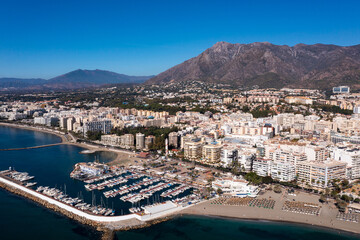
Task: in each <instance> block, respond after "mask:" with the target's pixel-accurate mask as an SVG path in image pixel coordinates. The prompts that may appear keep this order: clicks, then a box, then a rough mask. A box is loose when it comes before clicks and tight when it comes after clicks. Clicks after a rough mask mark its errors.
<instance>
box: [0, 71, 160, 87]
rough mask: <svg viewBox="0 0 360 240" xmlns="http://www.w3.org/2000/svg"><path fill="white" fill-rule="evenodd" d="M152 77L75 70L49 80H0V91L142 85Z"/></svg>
mask: <svg viewBox="0 0 360 240" xmlns="http://www.w3.org/2000/svg"><path fill="white" fill-rule="evenodd" d="M151 77H153V76H128V75H124V74H118V73H115V72H110V71H104V70H98V69H97V70H81V69H78V70H75V71H72V72H69V73H66V74H63V75H60V76H58V77H55V78H51V79H49V80H45V79H19V78H0V90H2V91H4V90H42V89H43V90H60V89H69V90H70V89H78V88H89V87H98V86H102V85H108V84H133V83H143V82H145V81H146V80H148V79H149V78H151Z"/></svg>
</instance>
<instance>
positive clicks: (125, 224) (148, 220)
mask: <svg viewBox="0 0 360 240" xmlns="http://www.w3.org/2000/svg"><path fill="white" fill-rule="evenodd" d="M0 187H1V188H4V189H6V190H8V191H9V192H12V193H15V194H17V195H20V196H23V197H25V198H27V199H30V200H32V201H34V202H37V203H39V204H41V205H43V206H44V207H46V208H48V209H51V210H54V211H56V212H60V213H61V214H63V215H65V216H67V217H69V218H71V219H74V220H77V221H79V222H80V223H82V224H86V225H90V226H92V227H95V228H96V229H98V230H100V231H105V230H106V229H111V230H128V229H134V228H142V227H147V226H150V225H152V224H156V223H158V222H162V221H166V220H167V219H168V217H170V216H173V215H175V214H176V213H178V212H179V211H180V210H183V209H185V208H187V207H181V206H178V207H176V208H173V209H170V210H167V211H163V212H160V213H156V214H151V215H143V216H140V215H138V214H128V215H123V216H97V215H92V214H89V213H86V212H83V211H81V210H79V209H77V208H75V207H72V206H70V205H67V204H65V203H62V202H60V201H58V200H56V199H53V198H51V197H48V196H45V195H43V194H41V193H38V192H36V191H34V190H32V189H29V188H26V187H24V186H22V185H19V184H17V183H15V182H12V181H10V180H8V179H5V178H3V177H0Z"/></svg>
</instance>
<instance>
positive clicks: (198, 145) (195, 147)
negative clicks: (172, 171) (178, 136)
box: [184, 140, 203, 161]
mask: <svg viewBox="0 0 360 240" xmlns="http://www.w3.org/2000/svg"><path fill="white" fill-rule="evenodd" d="M202 146H203V142H201V141H200V140H197V141H187V142H184V157H185V158H187V159H189V160H194V161H199V160H200V159H201V156H202Z"/></svg>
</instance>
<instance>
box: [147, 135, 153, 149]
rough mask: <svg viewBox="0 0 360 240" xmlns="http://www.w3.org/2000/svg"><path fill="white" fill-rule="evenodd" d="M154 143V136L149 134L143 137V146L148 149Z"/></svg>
mask: <svg viewBox="0 0 360 240" xmlns="http://www.w3.org/2000/svg"><path fill="white" fill-rule="evenodd" d="M154 143H155V136H153V135H150V136H147V137H145V148H146V149H150V147H151V146H152V145H153V144H154Z"/></svg>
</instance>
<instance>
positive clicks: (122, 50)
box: [0, 0, 360, 78]
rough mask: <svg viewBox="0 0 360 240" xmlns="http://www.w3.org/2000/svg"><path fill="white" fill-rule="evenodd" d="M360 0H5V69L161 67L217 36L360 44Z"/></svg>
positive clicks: (14, 73)
mask: <svg viewBox="0 0 360 240" xmlns="http://www.w3.org/2000/svg"><path fill="white" fill-rule="evenodd" d="M359 9H360V1H355V0H354V1H347V0H342V1H331V0H328V1H320V0H319V1H316V0H313V1H276V0H272V1H269V0H267V1H261V0H258V1H250V0H248V1H241V0H238V1H227V0H222V1H211V0H208V1H196V0H192V1H187V0H182V1H175V0H167V1H156V0H152V1H150V0H148V1H136V0H126V1H122V0H117V1H110V0H97V1H92V0H86V1H76V0H73V1H65V0H62V1H56V0H42V1H37V0H31V1H30V0H27V1H18V0H1V1H0V34H1V35H0V77H31V78H33V77H41V78H51V77H54V76H57V75H59V74H63V73H66V72H69V71H72V70H75V69H79V68H81V69H104V70H109V71H115V72H118V73H124V74H128V75H152V74H154V75H155V74H158V73H160V72H162V71H164V70H166V69H168V68H170V67H172V66H174V65H176V64H179V63H181V62H183V61H185V60H187V59H189V58H191V57H194V56H196V55H198V54H199V53H201V52H202V51H204V50H205V49H207V48H209V47H211V46H212V45H213V44H215V43H216V42H218V41H227V42H231V43H250V42H263V41H267V42H271V43H274V44H281V45H283V44H286V45H295V44H297V43H306V44H314V43H327V44H337V45H343V46H347V45H356V44H360V14H359Z"/></svg>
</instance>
